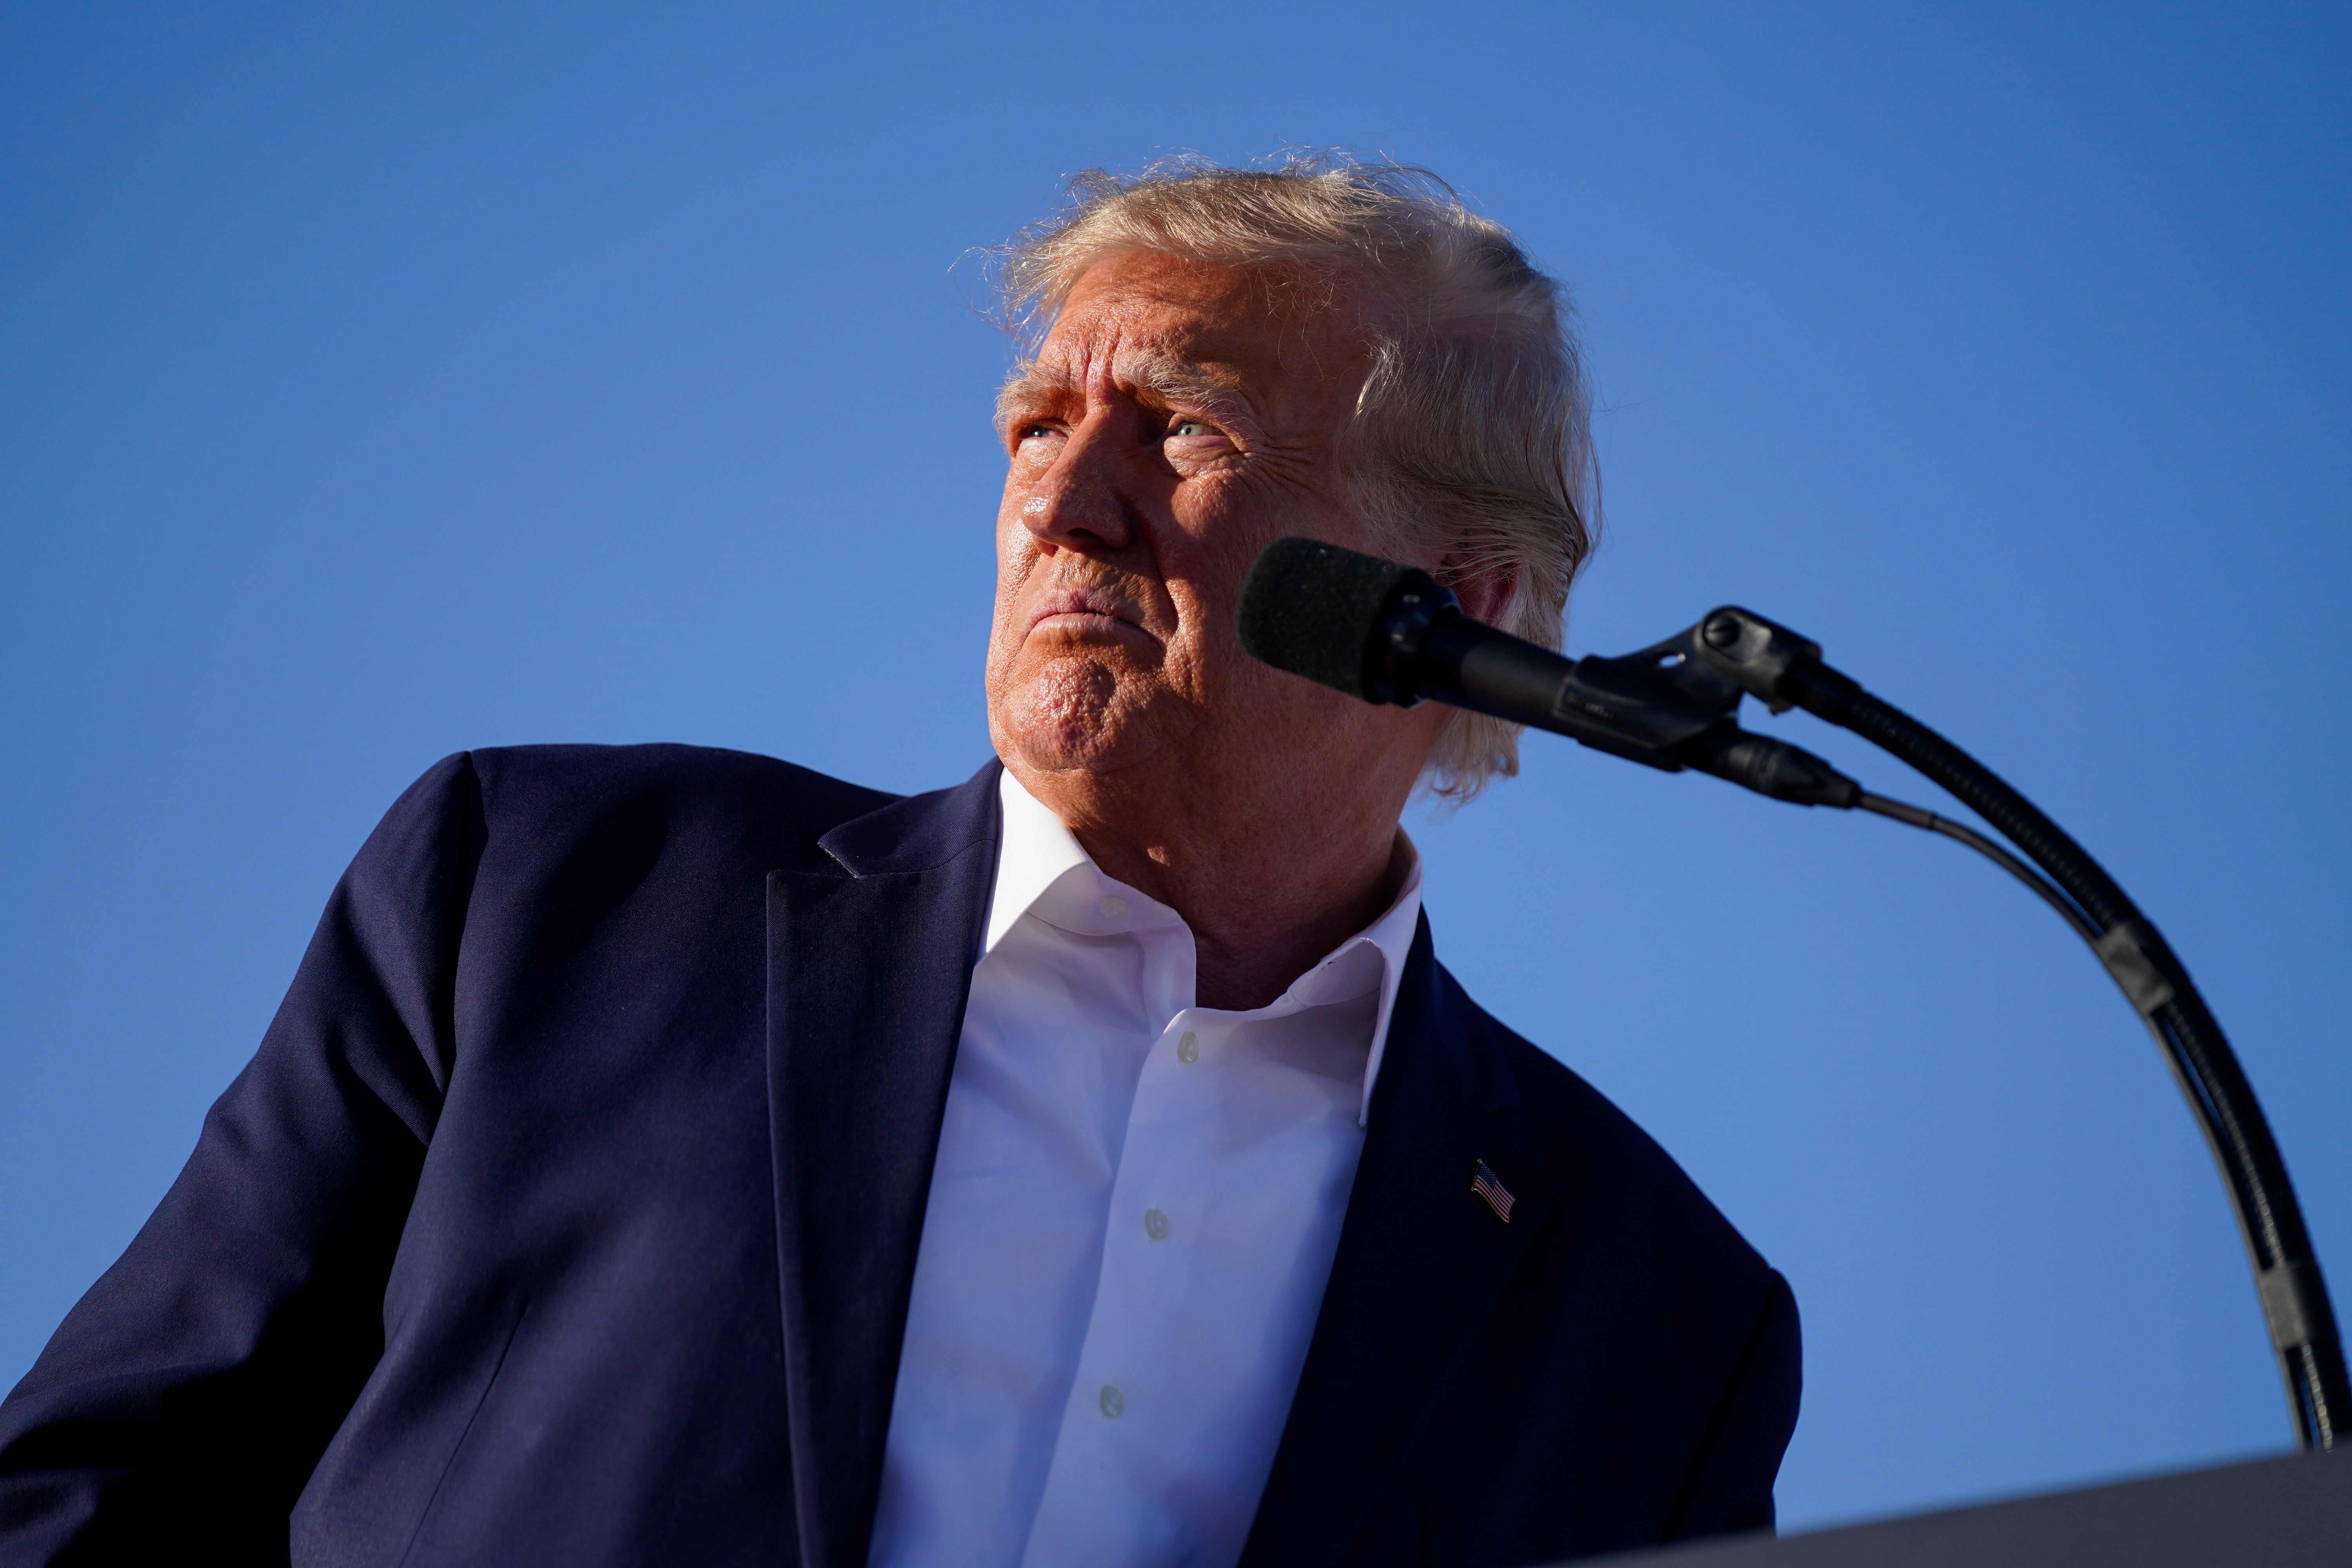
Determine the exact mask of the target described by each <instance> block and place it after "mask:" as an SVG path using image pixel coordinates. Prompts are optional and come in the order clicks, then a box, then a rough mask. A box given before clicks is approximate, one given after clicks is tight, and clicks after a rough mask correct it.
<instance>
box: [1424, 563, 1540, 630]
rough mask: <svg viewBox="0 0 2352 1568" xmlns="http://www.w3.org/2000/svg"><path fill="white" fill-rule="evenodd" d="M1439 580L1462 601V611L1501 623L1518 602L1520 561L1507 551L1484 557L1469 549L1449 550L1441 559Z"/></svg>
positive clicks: (1437, 573) (1490, 621) (1489, 624)
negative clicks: (1511, 556)
mask: <svg viewBox="0 0 2352 1568" xmlns="http://www.w3.org/2000/svg"><path fill="white" fill-rule="evenodd" d="M1434 575H1435V576H1436V578H1437V580H1438V581H1439V582H1441V583H1443V584H1445V585H1446V586H1447V587H1449V588H1451V589H1453V590H1454V597H1455V598H1457V599H1459V600H1461V601H1462V613H1463V614H1464V615H1465V616H1469V617H1470V618H1471V619H1472V620H1474V621H1484V622H1486V625H1488V626H1503V625H1504V623H1505V622H1506V621H1507V620H1509V618H1510V615H1511V612H1512V610H1513V609H1515V608H1517V605H1518V602H1519V563H1517V562H1516V561H1514V560H1512V559H1511V558H1510V557H1508V556H1507V555H1492V556H1488V557H1486V559H1484V560H1481V559H1479V558H1478V557H1477V556H1476V555H1475V554H1474V553H1472V552H1466V551H1465V552H1457V553H1454V554H1449V555H1448V556H1446V557H1445V559H1444V560H1443V561H1441V562H1439V563H1438V565H1437V571H1436V573H1435V574H1434Z"/></svg>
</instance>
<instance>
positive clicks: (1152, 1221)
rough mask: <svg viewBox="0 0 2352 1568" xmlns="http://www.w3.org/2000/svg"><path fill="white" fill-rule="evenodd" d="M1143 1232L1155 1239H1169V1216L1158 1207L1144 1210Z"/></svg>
mask: <svg viewBox="0 0 2352 1568" xmlns="http://www.w3.org/2000/svg"><path fill="white" fill-rule="evenodd" d="M1143 1234H1144V1235H1146V1236H1148V1237H1150V1238H1151V1239H1152V1240H1154V1241H1165V1240H1167V1239H1168V1216H1167V1215H1164V1214H1162V1213H1160V1211H1159V1210H1158V1209H1146V1210H1144V1211H1143Z"/></svg>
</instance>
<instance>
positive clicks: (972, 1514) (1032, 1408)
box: [869, 773, 1421, 1568]
mask: <svg viewBox="0 0 2352 1568" xmlns="http://www.w3.org/2000/svg"><path fill="white" fill-rule="evenodd" d="M1001 794H1002V797H1003V805H1004V839H1003V848H1002V849H1001V851H1000V852H999V856H998V860H997V869H996V885H995V893H994V896H993V898H992V900H991V902H990V906H989V912H988V928H987V935H986V942H985V946H984V947H983V949H982V957H981V960H980V964H979V967H978V968H977V969H975V970H974V971H973V973H972V981H971V1001H970V1003H969V1005H967V1006H966V1008H965V1010H964V1020H963V1034H962V1039H961V1045H960V1046H959V1047H958V1049H957V1054H956V1063H955V1074H954V1078H953V1079H952V1081H951V1083H950V1088H949V1090H948V1101H947V1111H946V1117H945V1121H944V1122H943V1124H942V1126H941V1128H940V1148H939V1160H938V1163H937V1165H936V1166H935V1168H934V1169H933V1171H932V1174H931V1191H930V1202H929V1207H928V1208H927V1209H926V1211H925V1213H924V1217H923V1237H922V1247H921V1250H920V1252H919V1255H918V1257H917V1260H916V1264H915V1284H914V1295H913V1299H912V1301H911V1303H910V1306H909V1308H908V1318H907V1333H906V1340H905V1345H904V1349H903V1350H902V1352H901V1353H900V1358H899V1363H898V1390H897V1394H896V1396H895V1399H894V1402H893V1404H892V1405H891V1412H890V1433H889V1439H888V1444H887V1454H886V1457H885V1458H884V1461H883V1475H882V1493H881V1500H880V1506H879V1510H878V1513H877V1519H876V1522H875V1530H874V1542H873V1550H872V1552H871V1554H870V1557H869V1562H870V1563H871V1564H872V1568H938V1565H940V1564H955V1565H958V1568H1016V1565H1025V1568H1118V1565H1134V1568H1147V1565H1152V1568H1156V1565H1159V1564H1174V1563H1186V1564H1203V1565H1213V1564H1227V1563H1233V1562H1234V1561H1235V1560H1236V1559H1237V1558H1238V1557H1239V1556H1240V1555H1241V1550H1242V1543H1243V1541H1244V1538H1245V1537H1246V1536H1247V1535H1248V1533H1249V1527H1250V1521H1251V1519H1252V1518H1253V1517H1254V1516H1255V1513H1256V1511H1257V1502H1258V1495H1259V1493H1260V1492H1262V1491H1263V1490H1264V1489H1265V1479H1266V1472H1267V1470H1268V1469H1269V1468H1272V1466H1273V1463H1274V1451H1275V1446H1276V1443H1277V1442H1278V1441H1279V1440H1280V1438H1281V1436H1282V1428H1283V1423H1284V1421H1285V1420H1286V1418H1287V1417H1288V1415H1289V1412H1290V1398H1291V1394H1292V1393H1293V1392H1294V1391H1295V1390H1296V1389H1297V1384H1298V1374H1299V1370H1300V1368H1301V1366H1302V1365H1303V1364H1304V1363H1305V1361H1306V1359H1307V1341H1308V1339H1309V1337H1310V1336H1311V1335H1312V1334H1313V1332H1314V1328H1315V1319H1316V1314H1317V1312H1318V1310H1319V1309H1320V1307H1321V1305H1322V1300H1323V1287H1324V1284H1325V1282H1326V1280H1327V1279H1328V1278H1329V1275H1330V1271H1331V1255H1332V1253H1333V1252H1334V1250H1335V1249H1336V1248H1337V1247H1338V1246H1339V1225H1340V1221H1341V1219H1342V1217H1343V1216H1344V1215H1345V1214H1346V1212H1347V1206H1348V1191H1349V1184H1351V1183H1352V1181H1353V1180H1354V1177H1355V1173H1356V1160H1357V1156H1358V1155H1359V1154H1360V1152H1362V1149H1363V1123H1364V1116H1365V1113H1366V1111H1367V1110H1368V1108H1369V1107H1370V1103H1371V1093H1372V1083H1373V1079H1374V1077H1375V1076H1376V1075H1377V1073H1378V1072H1379V1070H1380V1058H1381V1047H1382V1046H1383V1044H1384V1042H1385V1038H1386V1036H1387V1033H1388V1021H1389V1013H1390V1010H1391V1007H1392V1006H1393V1005H1394V1003H1395V1000H1396V991H1397V982H1398V978H1399V976H1400V975H1401V974H1402V971H1403V968H1404V961H1405V955H1406V952H1407V951H1408V950H1409V949H1410V947H1411V945H1412V936H1413V929H1414V925H1415V923H1416V921H1418V919H1419V916H1420V912H1421V862H1420V858H1419V856H1418V855H1417V854H1416V853H1415V852H1414V850H1413V848H1412V841H1411V840H1410V839H1408V838H1406V837H1405V836H1404V834H1403V832H1402V830H1399V832H1398V834H1397V855H1398V857H1399V858H1400V860H1401V861H1402V866H1400V867H1395V868H1392V869H1393V870H1401V871H1402V878H1401V881H1402V891H1401V892H1399V893H1398V894H1397V897H1396V901H1395V902H1394V903H1393V904H1391V906H1390V907H1389V910H1388V912H1387V913H1385V914H1383V915H1382V916H1381V918H1380V919H1379V920H1377V921H1373V922H1372V924H1371V925H1370V926H1368V927H1367V928H1365V929H1364V930H1363V931H1360V932H1359V933H1357V934H1356V935H1355V936H1353V937H1350V938H1349V940H1348V941H1346V942H1342V943H1340V945H1339V947H1338V948H1337V949H1335V950H1334V951H1333V952H1331V953H1330V955H1329V956H1328V957H1326V958H1325V959H1324V960H1323V961H1322V962H1321V963H1318V964H1316V965H1315V967H1314V968H1312V969H1310V970H1308V971H1307V973H1305V974H1302V975H1300V976H1299V977H1298V979H1297V981H1296V982H1294V983H1293V984H1292V985H1291V987H1290V989H1289V990H1288V991H1286V992H1285V993H1284V994H1283V995H1282V996H1281V997H1280V999H1278V1000H1277V1001H1276V1002H1275V1003H1274V1004H1272V1005H1269V1006H1265V1007H1259V1008H1256V1009H1254V1010H1252V1011H1249V1012H1245V1013H1236V1012H1225V1011H1221V1010H1219V1009H1216V1008H1211V1007H1196V1006H1194V1005H1193V1003H1192V991H1193V947H1192V931H1190V930H1189V929H1187V928H1186V926H1185V924H1184V922H1183V921H1182V919H1181V918H1180V917H1179V916H1178V915H1177V913H1176V911H1175V910H1171V909H1169V908H1168V907H1167V906H1166V905H1164V904H1160V903H1158V902H1156V901H1154V900H1150V899H1148V898H1146V897H1144V896H1143V895H1142V894H1141V893H1139V892H1137V891H1136V890H1135V889H1132V888H1129V887H1127V886H1125V885H1124V884H1122V883H1119V882H1117V881H1114V880H1112V879H1110V878H1109V877H1108V876H1106V875H1104V874H1103V873H1102V872H1101V871H1100V870H1098V869H1097V868H1096V867H1095V864H1094V862H1093V861H1092V860H1090V859H1088V858H1087V854H1086V851H1085V850H1083V849H1081V848H1080V847H1078V843H1077V841H1076V839H1075V838H1073V837H1071V835H1070V832H1069V830H1068V829H1067V828H1066V827H1065V826H1062V824H1061V822H1060V821H1059V820H1058V819H1057V818H1056V817H1055V816H1054V815H1053V814H1052V813H1051V812H1050V811H1048V810H1047V809H1046V808H1045V806H1044V805H1040V804H1038V802H1037V801H1036V800H1035V798H1034V797H1033V796H1032V795H1030V794H1029V793H1028V792H1027V791H1026V790H1024V789H1023V788H1022V787H1021V785H1020V784H1017V783H1015V782H1014V780H1013V775H1012V774H1011V773H1005V774H1004V775H1003V783H1002V785H1001Z"/></svg>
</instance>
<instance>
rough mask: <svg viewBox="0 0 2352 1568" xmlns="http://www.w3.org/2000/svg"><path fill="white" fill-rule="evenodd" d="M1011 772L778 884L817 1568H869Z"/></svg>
mask: <svg viewBox="0 0 2352 1568" xmlns="http://www.w3.org/2000/svg"><path fill="white" fill-rule="evenodd" d="M997 773H998V766H997V764H996V763H990V764H989V765H988V766H986V767H984V768H982V770H981V771H980V773H978V774H976V775H975V776H974V777H973V778H972V779H971V782H969V783H967V784H963V785H961V787H959V788H957V789H953V790H946V791H941V792H940V793H938V794H934V795H918V796H915V797H912V798H910V799H907V800H901V801H896V802H893V803H892V804H891V805H887V806H884V807H883V808H882V809H881V810H879V811H877V812H874V813H871V814H869V815H868V816H862V817H859V818H857V819H856V820H855V821H852V822H848V823H845V824H843V825H842V826H839V827H837V828H835V829H834V830H833V831H832V832H831V833H828V834H827V835H825V836H824V838H822V839H820V840H819V841H818V842H819V843H820V845H821V846H822V847H824V849H825V851H826V852H827V853H828V854H830V855H831V856H832V857H833V858H834V859H835V861H836V862H837V863H838V864H839V866H840V870H839V871H837V872H827V871H776V872H772V873H771V874H770V875H769V878H768V1108H769V1118H770V1130H771V1136H772V1140H773V1152H774V1159H775V1184H776V1247H777V1264H778V1268H779V1269H780V1271H781V1284H782V1305H783V1339H784V1382H785V1398H786V1406H787V1409H786V1419H787V1422H788V1426H789V1431H790V1434H791V1440H792V1466H793V1475H792V1481H793V1510H794V1513H795V1515H796V1518H797V1521H798V1525H799V1532H800V1545H801V1560H802V1562H803V1563H807V1564H810V1565H811V1568H820V1565H822V1568H863V1565H864V1563H865V1562H866V1545H867V1539H868V1536H869V1535H870V1533H871V1531H872V1529H873V1521H874V1508H875V1500H876V1497H877V1492H878V1490H879V1488H880V1483H881V1472H882V1456H883V1443H884V1439H885V1437H886V1436H887V1432H888V1429H889V1422H890V1403H891V1396H892V1394H893V1392H894V1390H895V1388H896V1386H897V1382H898V1346H899V1341H900V1339H901V1338H902V1337H903V1335H904V1333H905V1330H906V1321H907V1300H908V1292H909V1289H911V1287H912V1284H913V1280H914V1273H915V1255H916V1250H917V1248H918V1247H919V1244H920V1242H921V1239H922V1229H923V1207H924V1204H925V1201H926V1200H927V1198H928V1196H929V1190H930V1179H931V1162H932V1158H933V1155H934V1153H935V1152H936V1151H937V1148H938V1144H939V1134H940V1115H941V1113H942V1111H943V1110H944V1109H945V1106H946V1103H947V1093H948V1079H949V1075H950V1070H951V1069H952V1068H953V1067H954V1063H955V1049H956V1040H957V1037H958V1036H959V1035H960V1034H961V1029H962V1023H963V1010H964V1002H965V996H966V993H967V991H968V990H969V988H970V985H971V969H972V963H973V960H974V957H975V956H976V954H977V953H978V951H979V945H980V940H981V931H982V922H983V921H985V920H986V918H987V912H988V900H989V894H990V889H991V887H992V881H993V879H994V876H995V870H996V849H997V843H998V840H999V837H1001V834H1002V826H1001V824H1000V820H999V806H998V801H997V793H996V789H997V785H996V777H997Z"/></svg>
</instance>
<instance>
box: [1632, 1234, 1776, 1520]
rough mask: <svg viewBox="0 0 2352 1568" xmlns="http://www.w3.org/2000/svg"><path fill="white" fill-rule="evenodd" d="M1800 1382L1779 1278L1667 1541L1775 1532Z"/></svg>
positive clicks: (1702, 1449)
mask: <svg viewBox="0 0 2352 1568" xmlns="http://www.w3.org/2000/svg"><path fill="white" fill-rule="evenodd" d="M1803 1384H1804V1366H1803V1352H1802V1348H1801V1343H1800V1341H1799V1338H1798V1330H1797V1299H1796V1297H1795V1296H1794V1295H1793V1294H1791V1293H1790V1289H1789V1282H1788V1281H1787V1280H1786V1279H1782V1278H1780V1275H1779V1274H1778V1273H1775V1274H1774V1275H1773V1276H1772V1289H1771V1290H1770V1291H1769V1293H1768V1294H1767V1295H1766V1297H1765V1299H1764V1309H1763V1310H1762V1311H1761V1312H1760V1313H1759V1314H1758V1316H1757V1321H1756V1328H1755V1331H1753V1332H1752V1333H1751V1334H1750V1335H1749V1336H1748V1350H1747V1353H1746V1354H1745V1355H1743V1356H1742V1357H1741V1358H1740V1362H1739V1368H1738V1371H1737V1372H1736V1373H1733V1374H1732V1379H1731V1384H1730V1386H1729V1388H1728V1389H1727V1390H1726V1391H1725V1393H1724V1396H1723V1403H1722V1404H1720V1405H1717V1407H1716V1412H1715V1420H1714V1422H1713V1423H1712V1424H1711V1425H1710V1426H1708V1428H1707V1434H1706V1441H1705V1442H1704V1443H1703V1444H1702V1445H1701V1446H1700V1448H1699V1451H1698V1458H1696V1460H1695V1461H1694V1462H1693V1463H1692V1465H1691V1468H1690V1473H1689V1474H1688V1475H1687V1476H1686V1477H1685V1479H1684V1481H1683V1489H1682V1494H1681V1495H1680V1496H1679V1497H1678V1498H1676V1499H1675V1509H1674V1513H1673V1515H1672V1516H1671V1518H1670V1519H1669V1520H1668V1521H1667V1525H1666V1537H1667V1539H1668V1540H1677V1539H1681V1538H1684V1537H1687V1536H1694V1535H1723V1534H1728V1533H1730V1532H1732V1531H1747V1530H1769V1529H1771V1528H1772V1521H1773V1508H1772V1479H1773V1477H1774V1476H1776V1475H1778V1474H1779V1473H1780V1456H1781V1455H1782V1454H1783V1453H1784V1452H1786V1451H1787V1449H1788V1447H1789V1438H1790V1435H1791V1434H1793V1433H1794V1432H1795V1430H1796V1426H1797V1401H1798V1396H1799V1394H1801V1393H1802V1391H1803Z"/></svg>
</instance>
